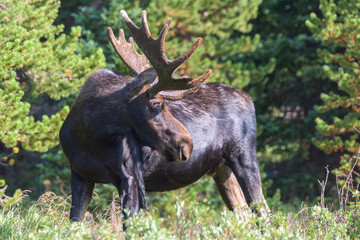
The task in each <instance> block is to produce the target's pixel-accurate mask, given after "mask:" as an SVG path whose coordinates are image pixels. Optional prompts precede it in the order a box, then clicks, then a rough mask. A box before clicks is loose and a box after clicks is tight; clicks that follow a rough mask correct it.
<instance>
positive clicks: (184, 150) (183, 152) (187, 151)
mask: <svg viewBox="0 0 360 240" xmlns="http://www.w3.org/2000/svg"><path fill="white" fill-rule="evenodd" d="M191 152H192V142H191V143H190V144H181V145H180V146H179V150H178V157H177V160H178V161H179V162H181V163H185V162H187V161H188V160H189V159H190V157H191Z"/></svg>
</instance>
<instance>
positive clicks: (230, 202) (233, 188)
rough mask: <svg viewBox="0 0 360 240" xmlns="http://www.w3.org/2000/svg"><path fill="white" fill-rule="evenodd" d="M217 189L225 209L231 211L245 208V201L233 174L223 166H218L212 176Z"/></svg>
mask: <svg viewBox="0 0 360 240" xmlns="http://www.w3.org/2000/svg"><path fill="white" fill-rule="evenodd" d="M213 179H214V181H215V183H216V186H217V189H218V191H219V193H220V195H221V198H222V199H223V201H224V203H225V205H226V206H227V208H228V209H229V210H231V211H233V210H235V209H236V208H239V207H243V206H246V205H247V204H246V200H245V197H244V194H243V192H242V190H241V187H240V185H239V183H238V181H237V179H236V177H235V175H234V174H233V172H232V171H231V170H230V169H229V168H228V167H227V166H225V165H222V166H220V167H219V168H218V169H217V170H216V172H215V175H214V176H213Z"/></svg>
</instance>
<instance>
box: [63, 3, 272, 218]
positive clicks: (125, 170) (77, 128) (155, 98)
mask: <svg viewBox="0 0 360 240" xmlns="http://www.w3.org/2000/svg"><path fill="white" fill-rule="evenodd" d="M120 14H121V17H122V19H123V20H124V22H125V23H126V25H127V27H128V28H129V30H130V32H131V35H132V38H131V37H130V38H129V40H128V41H127V40H126V38H125V36H124V31H123V29H120V30H119V37H118V39H116V37H115V36H114V33H113V31H112V29H111V28H110V27H108V28H107V31H108V35H109V38H110V41H111V43H112V45H113V47H114V49H115V50H116V52H117V54H118V55H119V56H120V58H121V59H122V61H123V62H124V63H125V64H126V65H127V67H128V68H129V69H130V70H131V71H132V72H133V73H134V74H135V75H136V76H135V77H130V76H124V75H122V74H120V73H118V72H115V71H112V70H108V69H102V70H97V71H96V72H94V73H92V74H91V75H90V76H89V77H88V79H87V80H86V82H85V83H84V85H83V87H82V89H81V91H80V93H79V96H78V97H77V99H76V100H75V102H74V104H73V106H72V108H71V110H70V112H69V114H68V116H67V118H66V119H65V121H64V123H63V125H62V127H61V130H60V133H59V137H60V142H61V146H62V149H63V151H64V153H65V155H66V157H67V158H68V160H69V162H70V167H71V191H72V208H71V210H70V219H71V220H72V221H79V220H82V219H83V218H84V214H85V211H86V209H87V207H88V205H89V202H90V200H91V196H92V192H93V189H94V184H95V183H111V184H113V185H114V186H115V187H116V188H117V190H118V192H119V196H120V199H122V206H123V209H127V211H124V210H123V214H124V217H125V218H127V217H129V216H131V215H132V214H133V213H135V212H137V211H139V210H140V209H147V204H146V199H145V191H147V192H156V191H169V190H173V189H177V188H181V187H184V186H187V185H189V184H192V183H194V182H196V181H197V180H199V179H200V178H201V177H203V176H205V175H208V176H211V177H212V178H213V179H214V181H215V183H216V186H217V188H218V191H219V193H220V195H221V197H222V199H223V201H224V203H225V204H226V206H227V207H228V208H229V209H230V210H234V209H235V208H236V207H237V206H244V205H246V204H247V205H250V204H251V203H252V202H253V201H257V202H262V207H261V208H260V209H259V208H256V209H254V211H256V212H257V213H258V214H259V215H261V216H264V215H266V214H267V213H269V212H270V211H269V208H268V206H267V204H266V202H265V199H264V196H263V192H262V189H261V179H260V173H259V167H258V162H257V157H256V117H255V109H254V104H253V102H252V100H251V97H250V96H249V95H248V94H246V93H245V92H243V91H240V90H238V89H236V88H234V87H230V86H226V85H223V84H218V83H204V82H205V80H206V79H208V77H209V76H210V74H211V70H208V71H206V72H205V73H204V74H203V75H201V76H200V77H198V78H193V77H188V76H181V77H175V76H173V74H174V72H175V71H176V70H177V69H178V68H179V66H180V65H181V64H183V63H184V62H185V61H186V60H187V59H188V58H189V57H190V56H191V55H192V54H193V53H194V52H195V50H196V49H197V48H198V47H199V45H200V43H201V42H202V39H201V38H198V39H197V40H196V42H195V43H194V44H193V46H192V47H190V49H189V50H187V52H186V53H184V54H183V55H182V56H180V57H178V58H176V59H175V60H169V59H168V58H167V57H166V54H165V51H164V41H165V36H166V33H167V31H168V29H169V27H170V24H171V21H172V19H171V18H169V19H168V20H167V22H166V24H165V25H164V27H163V28H162V30H161V32H160V34H159V36H158V38H156V39H155V38H153V37H152V36H151V33H150V31H149V28H148V24H147V14H146V11H143V12H142V16H141V21H142V23H141V27H137V26H136V25H135V24H134V23H133V22H132V20H131V19H130V18H129V17H128V15H127V13H126V12H125V11H124V10H122V11H121V12H120ZM134 41H135V42H136V44H137V45H138V47H139V48H140V50H141V51H142V52H143V54H142V55H140V54H138V53H137V51H136V49H135V46H134ZM150 63H151V65H152V66H150Z"/></svg>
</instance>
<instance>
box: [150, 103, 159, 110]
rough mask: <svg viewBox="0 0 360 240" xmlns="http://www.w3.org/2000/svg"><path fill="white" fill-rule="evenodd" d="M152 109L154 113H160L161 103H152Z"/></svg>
mask: <svg viewBox="0 0 360 240" xmlns="http://www.w3.org/2000/svg"><path fill="white" fill-rule="evenodd" d="M151 108H152V109H153V110H154V111H160V110H161V102H158V101H156V102H152V103H151Z"/></svg>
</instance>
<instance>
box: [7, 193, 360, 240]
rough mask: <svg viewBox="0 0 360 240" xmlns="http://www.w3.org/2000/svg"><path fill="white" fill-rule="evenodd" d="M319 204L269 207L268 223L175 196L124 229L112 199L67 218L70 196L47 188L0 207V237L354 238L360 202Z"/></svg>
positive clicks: (359, 226)
mask: <svg viewBox="0 0 360 240" xmlns="http://www.w3.org/2000/svg"><path fill="white" fill-rule="evenodd" d="M321 205H322V203H319V204H317V205H315V206H310V207H308V206H302V207H301V208H300V209H299V210H298V211H297V212H283V211H277V210H274V209H273V213H272V216H271V217H270V218H271V223H269V221H268V219H266V218H259V217H257V216H256V215H255V214H253V213H251V212H250V211H249V209H242V210H239V211H236V212H230V211H228V210H227V209H225V208H223V209H215V210H216V211H217V214H216V215H215V216H214V215H213V214H210V212H212V210H213V209H210V208H211V207H204V206H201V205H200V204H199V203H197V202H195V201H193V202H190V203H188V204H185V202H184V201H182V200H178V201H177V202H176V203H175V205H174V206H173V207H172V208H171V209H168V211H170V213H171V214H170V215H167V216H160V217H159V216H158V214H157V213H156V211H157V209H156V208H152V209H150V212H145V211H142V212H140V213H139V214H137V215H136V216H134V217H133V218H131V219H129V220H127V221H126V226H127V231H126V232H124V231H122V226H123V221H122V220H121V216H120V214H119V212H120V211H119V209H120V207H119V205H118V204H117V203H116V201H113V202H112V203H111V204H110V205H109V206H108V207H107V208H105V209H103V210H102V211H101V214H97V215H96V216H95V214H91V213H89V212H87V214H86V219H85V220H84V221H83V222H77V223H70V221H69V209H70V198H69V197H67V198H64V197H61V196H56V195H55V194H54V193H52V192H47V193H45V194H44V195H42V196H41V197H40V198H39V199H38V201H37V202H35V203H34V202H27V201H26V199H23V201H22V202H20V203H17V204H14V205H12V206H10V207H8V208H2V209H0V239H359V235H360V217H359V216H360V203H359V202H350V203H349V205H348V206H346V207H344V206H343V207H342V209H338V210H335V209H333V210H329V209H328V208H327V207H325V206H321ZM244 215H245V216H246V217H244Z"/></svg>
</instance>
